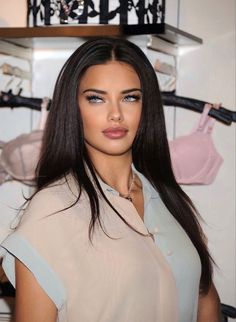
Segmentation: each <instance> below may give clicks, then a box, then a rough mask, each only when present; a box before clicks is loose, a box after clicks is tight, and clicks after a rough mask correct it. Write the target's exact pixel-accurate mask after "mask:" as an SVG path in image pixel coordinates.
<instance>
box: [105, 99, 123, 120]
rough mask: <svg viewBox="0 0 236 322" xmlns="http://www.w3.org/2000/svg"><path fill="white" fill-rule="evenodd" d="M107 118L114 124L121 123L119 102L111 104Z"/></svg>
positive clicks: (121, 116)
mask: <svg viewBox="0 0 236 322" xmlns="http://www.w3.org/2000/svg"><path fill="white" fill-rule="evenodd" d="M108 118H109V120H110V121H114V122H121V121H122V120H123V113H122V110H121V106H120V104H119V102H112V103H111V105H110V109H109V114H108Z"/></svg>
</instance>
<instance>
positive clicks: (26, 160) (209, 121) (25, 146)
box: [0, 92, 235, 185]
mask: <svg viewBox="0 0 236 322" xmlns="http://www.w3.org/2000/svg"><path fill="white" fill-rule="evenodd" d="M162 94H163V93H162ZM163 95H164V96H163V97H164V104H165V97H166V96H167V97H168V99H167V100H169V101H168V102H169V103H170V97H172V99H173V100H175V99H176V98H177V100H178V96H175V95H173V94H170V93H168V94H166V93H164V94H163ZM165 95H166V96H165ZM181 99H182V98H181ZM185 100H186V101H187V103H186V104H187V105H189V104H190V103H191V100H192V99H189V101H188V99H187V98H186V99H185ZM3 102H5V106H10V107H20V106H22V103H24V106H27V107H30V108H32V109H35V110H38V109H39V108H40V110H41V125H40V129H37V130H34V131H32V132H31V133H29V134H21V135H19V136H18V137H17V138H15V139H13V140H11V141H9V142H7V143H3V142H1V141H0V149H2V153H1V154H0V185H1V184H3V183H4V182H6V181H9V180H18V181H21V182H23V183H25V184H28V185H33V184H34V180H35V170H36V167H37V163H38V159H39V155H40V149H41V142H42V137H43V128H44V124H45V122H46V115H47V113H48V110H50V103H51V101H50V99H49V98H44V99H39V98H26V97H22V96H19V95H13V94H12V93H10V92H9V93H1V92H0V106H4V104H3ZM168 102H167V103H168ZM198 102H200V101H198ZM201 104H202V102H201ZM193 105H194V104H193ZM194 108H195V109H196V106H194ZM198 108H199V103H198ZM200 108H201V107H200ZM225 110H226V109H224V108H223V111H225ZM198 111H199V110H198ZM211 111H213V114H214V117H215V118H213V117H212V115H211ZM221 111H222V107H221V106H220V105H218V106H216V105H212V104H209V103H205V104H204V106H203V109H202V114H201V117H200V120H199V123H198V125H197V126H196V127H195V128H194V130H193V131H192V133H190V134H189V135H185V136H181V137H177V138H175V139H174V140H172V141H169V148H170V155H171V161H172V168H173V172H174V175H175V177H176V181H177V182H178V183H179V184H185V185H194V184H198V185H199V184H202V185H207V184H211V183H212V182H213V181H214V179H215V177H216V175H217V173H218V170H219V168H220V166H221V164H222V163H223V158H222V157H221V155H220V154H219V153H218V152H217V150H216V148H215V145H214V142H213V138H212V136H211V133H212V129H213V126H214V123H215V119H217V118H218V119H219V120H220V121H222V118H223V119H224V120H223V122H224V123H226V124H227V120H228V121H229V115H230V113H229V110H226V111H228V112H227V113H226V114H220V113H221ZM231 112H232V115H231V117H232V118H231V120H230V122H231V121H233V118H234V116H235V115H234V114H233V113H234V112H233V111H231ZM223 113H225V112H223Z"/></svg>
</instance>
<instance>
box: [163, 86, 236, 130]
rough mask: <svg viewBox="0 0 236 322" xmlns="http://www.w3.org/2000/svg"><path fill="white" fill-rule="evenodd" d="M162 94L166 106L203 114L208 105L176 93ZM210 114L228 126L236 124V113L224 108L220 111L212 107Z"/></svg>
mask: <svg viewBox="0 0 236 322" xmlns="http://www.w3.org/2000/svg"><path fill="white" fill-rule="evenodd" d="M161 94H162V100H163V104H164V105H166V106H177V107H182V108H185V109H189V110H192V111H195V112H199V113H202V111H203V108H204V105H205V104H206V103H208V102H204V101H200V100H197V99H194V98H189V97H183V96H177V95H175V92H174V91H172V92H162V93H161ZM209 104H211V103H209ZM208 114H209V115H210V116H212V117H213V118H215V119H217V120H218V121H220V122H222V123H224V124H226V125H230V124H231V123H232V122H236V111H232V110H228V109H226V108H224V107H222V106H220V108H219V109H215V108H213V107H212V108H211V109H210V111H209V113H208Z"/></svg>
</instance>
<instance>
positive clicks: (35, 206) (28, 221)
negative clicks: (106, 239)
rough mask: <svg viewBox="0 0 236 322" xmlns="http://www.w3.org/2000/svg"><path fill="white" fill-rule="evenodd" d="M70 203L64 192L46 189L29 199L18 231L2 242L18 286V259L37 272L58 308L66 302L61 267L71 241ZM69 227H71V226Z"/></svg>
mask: <svg viewBox="0 0 236 322" xmlns="http://www.w3.org/2000/svg"><path fill="white" fill-rule="evenodd" d="M68 206H70V204H69V200H68V198H66V194H65V191H63V189H60V188H59V187H57V189H52V188H46V189H44V190H42V191H40V192H38V193H37V194H36V195H35V196H34V197H33V198H32V200H31V201H30V202H29V204H28V206H27V208H26V210H25V211H24V213H23V215H22V217H21V220H20V223H19V225H18V227H17V228H16V230H15V231H14V232H13V233H12V234H10V235H9V236H8V237H7V238H6V239H5V240H4V241H3V242H2V243H1V248H2V250H3V251H4V254H3V269H4V271H5V273H6V275H7V277H8V279H9V280H10V282H11V283H12V285H13V286H15V259H16V258H17V259H19V260H20V261H21V262H22V263H23V264H24V265H25V266H26V267H27V268H28V269H29V270H30V271H31V272H32V273H33V275H34V277H35V278H36V279H37V281H38V283H39V285H40V286H41V287H42V288H43V289H44V291H45V292H46V293H47V294H48V296H49V297H50V298H51V299H52V301H53V302H54V303H55V305H56V307H57V308H58V310H61V309H62V308H63V305H64V304H65V301H66V292H65V285H64V281H63V274H62V272H61V270H60V267H61V263H62V261H63V255H64V253H65V249H66V248H67V243H68V240H69V235H70V233H69V229H66V227H68V220H69V224H70V225H73V222H71V220H70V218H69V217H68V216H67V214H66V215H65V212H66V210H65V208H66V207H68ZM68 228H69V227H68Z"/></svg>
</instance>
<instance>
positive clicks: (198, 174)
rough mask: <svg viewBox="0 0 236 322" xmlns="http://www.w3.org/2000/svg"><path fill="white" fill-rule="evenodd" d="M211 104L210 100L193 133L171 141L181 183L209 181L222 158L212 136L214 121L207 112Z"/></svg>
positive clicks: (175, 167)
mask: <svg viewBox="0 0 236 322" xmlns="http://www.w3.org/2000/svg"><path fill="white" fill-rule="evenodd" d="M211 108H212V106H211V105H210V104H206V105H205V106H204V110H203V112H202V115H201V117H200V121H199V124H198V126H197V128H195V129H194V130H193V132H192V133H191V134H190V135H186V136H181V137H179V138H177V139H175V140H173V141H170V142H169V147H170V155H171V161H172V167H173V171H174V174H175V178H176V181H177V182H178V183H179V184H210V183H212V182H213V181H214V179H215V177H216V174H217V172H218V170H219V168H220V165H221V164H222V162H223V158H222V157H221V155H220V154H219V153H218V152H217V151H216V148H215V146H214V143H213V140H212V137H211V132H212V129H213V126H214V123H215V120H214V119H213V118H212V117H210V116H209V115H208V112H209V110H210V109H211Z"/></svg>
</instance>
